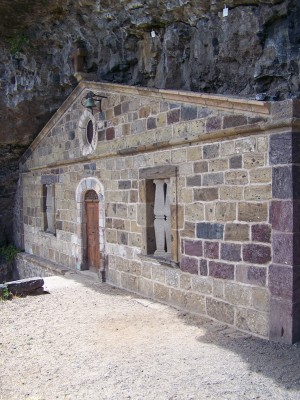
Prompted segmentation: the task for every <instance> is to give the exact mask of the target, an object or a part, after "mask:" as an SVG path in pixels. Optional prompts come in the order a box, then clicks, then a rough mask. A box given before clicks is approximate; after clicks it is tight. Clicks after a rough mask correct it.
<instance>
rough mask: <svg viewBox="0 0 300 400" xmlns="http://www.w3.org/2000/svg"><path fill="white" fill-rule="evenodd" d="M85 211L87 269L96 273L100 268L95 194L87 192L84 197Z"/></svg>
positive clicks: (96, 197)
mask: <svg viewBox="0 0 300 400" xmlns="http://www.w3.org/2000/svg"><path fill="white" fill-rule="evenodd" d="M85 207H86V208H85V209H86V239H87V252H86V255H87V257H86V258H87V267H88V269H89V270H90V271H93V272H98V270H99V268H100V248H99V200H98V196H97V193H96V192H95V191H93V190H89V191H88V192H87V193H86V195H85Z"/></svg>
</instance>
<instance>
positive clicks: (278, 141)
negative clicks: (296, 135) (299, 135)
mask: <svg viewBox="0 0 300 400" xmlns="http://www.w3.org/2000/svg"><path fill="white" fill-rule="evenodd" d="M292 149H293V143H292V134H291V133H283V134H279V135H271V137H270V154H269V156H270V164H273V165H276V164H290V163H292V162H293V157H292Z"/></svg>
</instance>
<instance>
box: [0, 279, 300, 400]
mask: <svg viewBox="0 0 300 400" xmlns="http://www.w3.org/2000/svg"><path fill="white" fill-rule="evenodd" d="M45 286H46V287H47V288H48V290H49V292H50V294H47V295H43V296H35V297H26V298H16V299H13V300H12V301H8V302H2V303H0V333H1V337H0V399H1V400H14V399H17V400H22V399H31V400H42V399H45V400H52V399H61V400H62V399H72V400H73V399H74V400H77V399H80V400H83V399H88V400H94V399H95V400H123V399H132V400H141V399H146V400H159V399H162V400H171V399H172V400H175V399H176V400H193V399H194V400H195V399H214V400H216V399H218V400H219V399H230V400H231V399H234V400H241V399H272V400H275V399H284V400H288V399H300V346H297V345H294V346H282V345H278V344H274V343H273V344H272V343H268V342H266V341H263V340H259V339H253V338H251V337H249V336H247V335H244V334H241V333H238V332H236V331H234V330H232V329H229V328H226V327H225V326H222V325H220V324H217V323H213V322H210V321H207V320H205V319H201V318H196V317H193V316H191V315H186V314H184V313H182V312H178V311H176V310H175V309H173V308H170V307H167V306H164V305H161V304H158V303H155V302H152V301H150V300H145V299H142V298H139V297H138V296H135V295H131V294H128V293H127V292H123V291H120V290H117V289H113V288H111V287H110V286H108V285H105V284H93V283H91V281H88V280H87V279H86V278H82V277H80V278H78V277H77V278H76V280H74V277H73V279H70V278H62V277H51V278H45Z"/></svg>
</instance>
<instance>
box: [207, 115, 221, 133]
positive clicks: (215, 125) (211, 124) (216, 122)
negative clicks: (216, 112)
mask: <svg viewBox="0 0 300 400" xmlns="http://www.w3.org/2000/svg"><path fill="white" fill-rule="evenodd" d="M221 127H222V119H221V118H220V117H211V118H208V119H207V121H206V132H211V131H216V130H218V129H221Z"/></svg>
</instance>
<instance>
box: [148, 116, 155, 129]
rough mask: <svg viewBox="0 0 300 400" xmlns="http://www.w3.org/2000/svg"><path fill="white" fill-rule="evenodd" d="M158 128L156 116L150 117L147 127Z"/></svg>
mask: <svg viewBox="0 0 300 400" xmlns="http://www.w3.org/2000/svg"><path fill="white" fill-rule="evenodd" d="M155 128H156V118H153V117H150V118H148V119H147V129H148V130H150V129H155Z"/></svg>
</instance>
